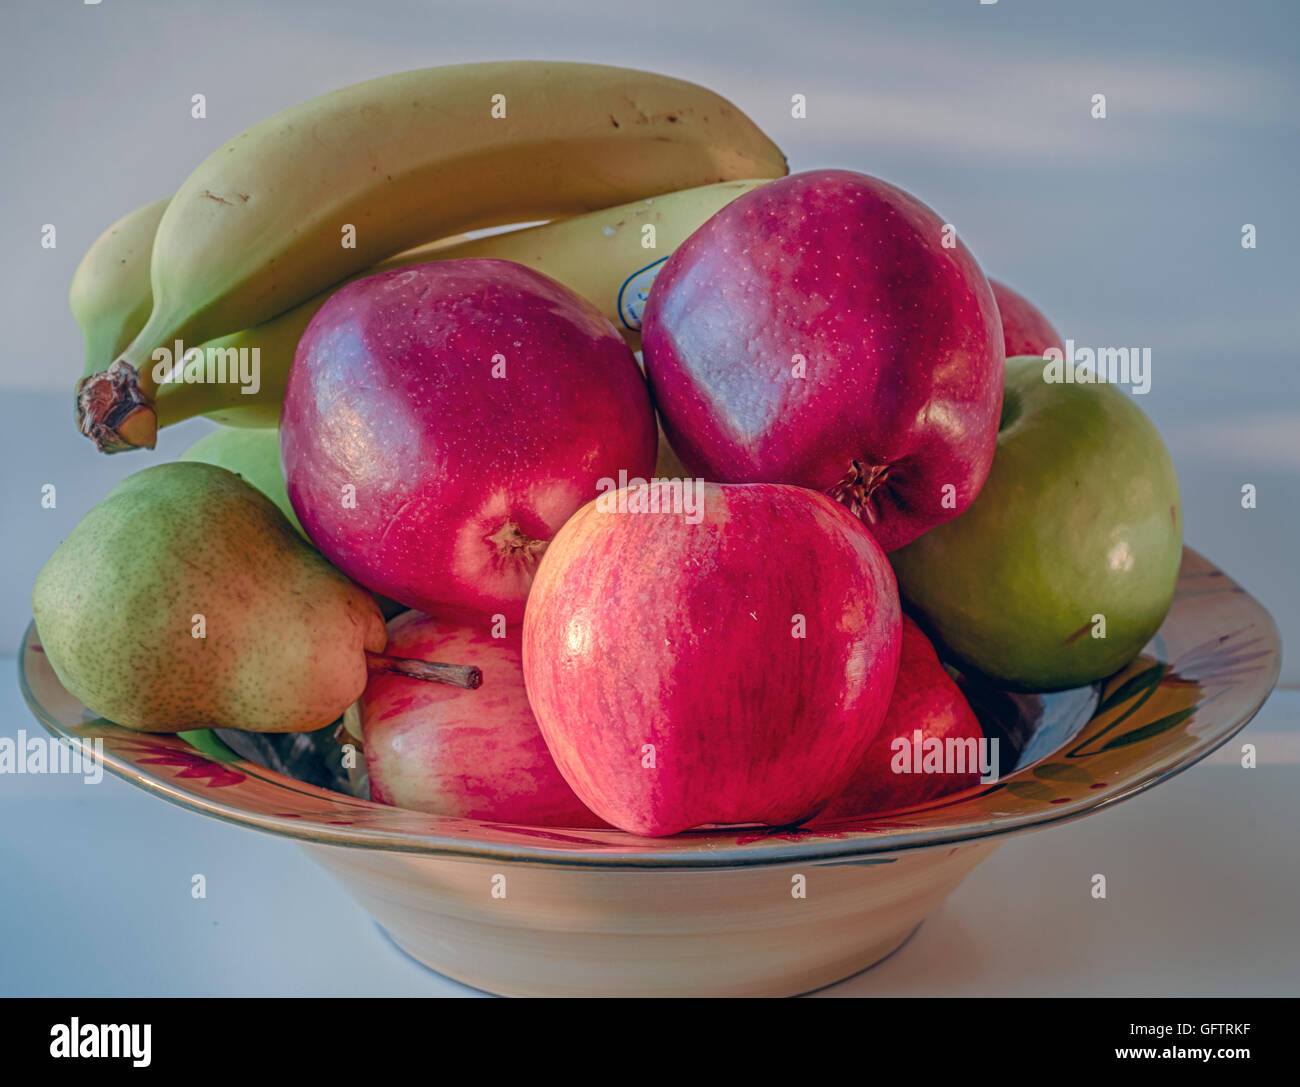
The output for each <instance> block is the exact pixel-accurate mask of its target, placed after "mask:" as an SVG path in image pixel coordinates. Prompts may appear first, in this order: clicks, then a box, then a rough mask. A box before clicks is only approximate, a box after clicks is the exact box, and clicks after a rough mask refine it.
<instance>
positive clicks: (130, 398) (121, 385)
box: [77, 359, 158, 453]
mask: <svg viewBox="0 0 1300 1087" xmlns="http://www.w3.org/2000/svg"><path fill="white" fill-rule="evenodd" d="M77 426H78V427H79V428H80V430H81V432H82V433H83V434H84V435H86V437H88V438H89V439H90V440H91V441H93V442H94V443H95V445H96V446H97V447H98V449H99V451H100V452H101V453H121V452H123V451H124V450H127V449H152V448H153V447H154V445H155V443H156V442H157V440H158V415H157V413H156V412H155V411H154V408H153V405H152V404H151V403H150V402H149V398H148V397H146V396H145V394H144V393H143V392H141V390H140V376H139V374H138V373H137V372H136V369H135V367H134V366H132V365H131V364H130V363H129V362H126V361H124V360H123V359H118V360H117V361H116V362H114V363H113V365H112V366H110V367H109V368H108V369H107V370H103V371H101V372H100V373H98V374H91V375H90V376H89V377H87V378H83V379H82V381H81V384H80V385H78V386H77Z"/></svg>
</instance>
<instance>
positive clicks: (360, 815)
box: [19, 550, 1281, 996]
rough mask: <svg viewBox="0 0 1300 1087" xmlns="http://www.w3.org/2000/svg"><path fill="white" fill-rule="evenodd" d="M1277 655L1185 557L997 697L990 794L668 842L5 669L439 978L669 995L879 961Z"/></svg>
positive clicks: (1222, 711) (29, 649)
mask: <svg viewBox="0 0 1300 1087" xmlns="http://www.w3.org/2000/svg"><path fill="white" fill-rule="evenodd" d="M1280 658H1281V652H1280V645H1279V640H1278V634H1277V630H1276V627H1275V626H1274V624H1273V621H1272V619H1271V618H1270V616H1269V614H1268V612H1267V611H1265V610H1264V608H1263V607H1261V606H1260V605H1259V604H1258V603H1257V602H1256V601H1255V600H1254V599H1252V598H1251V597H1250V596H1249V595H1248V594H1247V593H1246V592H1245V591H1244V590H1242V589H1241V588H1240V587H1239V586H1237V585H1236V584H1235V583H1234V582H1233V581H1232V580H1231V579H1230V578H1229V577H1228V576H1227V575H1225V574H1224V573H1223V572H1222V571H1221V570H1218V569H1216V568H1215V567H1214V566H1213V565H1212V564H1210V563H1209V562H1207V561H1206V560H1205V559H1203V558H1201V557H1200V556H1199V555H1197V554H1196V553H1195V552H1192V551H1190V550H1188V551H1185V552H1184V555H1183V563H1182V570H1181V573H1180V577H1179V582H1178V590H1177V595H1176V598H1175V600H1174V604H1173V608H1172V610H1171V611H1170V613H1169V616H1168V618H1167V619H1166V620H1165V622H1164V624H1163V625H1162V626H1161V628H1160V631H1159V632H1158V634H1157V635H1156V637H1155V638H1153V639H1152V640H1151V642H1150V644H1149V645H1148V646H1147V647H1146V649H1145V650H1144V652H1143V653H1142V655H1141V656H1140V657H1139V658H1138V659H1137V660H1135V661H1134V662H1133V663H1132V664H1131V665H1130V666H1129V667H1128V668H1126V669H1125V670H1124V671H1123V672H1121V673H1119V674H1118V675H1116V676H1114V677H1112V678H1111V679H1109V680H1107V681H1106V682H1104V683H1102V684H1099V685H1098V686H1097V687H1096V688H1095V689H1085V690H1084V691H1082V692H1068V693H1066V694H1065V695H1062V696H1059V697H1058V698H1055V699H1044V700H1037V699H1029V698H1023V697H1011V696H1004V698H1003V702H1004V704H1005V705H1004V709H1005V707H1011V710H1012V712H1010V714H1009V715H1008V716H1006V717H1005V718H1004V723H1008V727H1007V729H1006V734H1007V738H1008V739H1009V740H1010V741H1011V742H1012V745H1013V747H1014V749H1015V750H1016V751H1017V752H1018V755H1017V759H1016V761H1015V763H1014V765H1013V766H1012V767H1011V768H1010V770H1008V771H1007V772H1005V773H1004V774H1003V776H1002V777H1001V778H1000V779H999V780H998V781H997V782H995V783H992V784H989V785H980V786H977V787H975V788H972V789H969V790H967V791H965V792H962V793H957V794H953V795H951V796H948V797H946V798H943V799H942V800H940V801H938V802H934V803H931V804H929V805H926V806H923V807H920V808H914V809H909V810H906V811H898V812H892V813H889V814H887V815H881V816H877V817H874V818H869V819H862V820H857V821H852V822H844V823H839V824H834V825H831V826H826V827H818V828H817V829H816V830H797V831H790V830H785V831H775V830H771V829H768V828H757V827H754V828H731V829H728V830H708V831H694V832H690V833H686V834H682V835H678V836H676V837H673V838H670V839H658V840H654V839H643V838H638V837H634V836H631V835H628V834H624V833H622V832H619V831H614V830H609V831H592V830H565V829H554V828H538V827H525V826H508V825H502V824H495V823H486V822H474V821H470V820H463V819H450V818H442V817H437V816H430V815H425V814H421V813H419V812H412V811H406V810H403V809H398V808H392V807H387V806H385V805H382V804H376V803H372V802H370V801H368V800H364V799H360V798H358V797H357V796H354V795H349V794H348V793H347V792H345V791H339V790H336V789H330V788H325V787H322V786H320V785H313V784H310V783H308V782H307V781H304V780H300V779H299V778H297V777H291V776H288V775H287V774H285V773H280V772H277V771H275V770H272V769H269V768H268V767H267V766H264V765H260V764H259V763H258V762H257V761H254V760H252V759H250V758H245V757H242V756H239V755H237V754H235V753H234V751H232V750H230V749H228V748H227V747H226V746H225V745H223V744H221V743H205V744H204V745H203V748H204V749H203V750H198V749H196V748H195V747H194V746H192V744H191V743H190V742H188V741H187V740H186V739H185V738H183V737H178V736H164V735H150V734H142V733H138V732H131V731H128V730H127V729H124V728H120V727H118V726H116V725H113V724H111V723H109V722H107V721H104V720H103V719H101V718H95V717H94V715H93V714H91V713H89V712H88V711H87V710H85V708H84V707H83V706H82V705H81V704H80V703H79V702H78V701H77V700H76V699H75V698H73V697H72V696H71V695H69V694H68V693H67V692H66V691H65V690H64V689H63V688H62V686H61V685H60V684H59V681H58V679H57V678H56V677H55V675H54V672H53V670H52V669H51V668H50V666H49V664H48V662H47V660H46V659H45V656H44V654H43V653H42V651H41V647H40V644H39V640H38V639H37V636H36V632H35V629H34V628H29V629H28V632H27V636H26V640H25V642H24V645H23V651H22V654H21V658H20V662H19V664H20V672H21V681H22V686H23V692H24V694H25V696H26V698H27V701H28V703H29V705H30V706H31V708H32V711H33V712H34V713H35V714H36V716H37V718H38V719H39V720H41V721H42V722H43V723H44V724H45V726H46V727H47V728H48V729H49V730H50V731H51V732H53V733H54V734H56V735H57V736H61V737H65V738H67V739H68V740H70V741H72V742H80V741H82V740H85V739H88V738H93V737H102V738H103V741H104V760H105V763H106V765H107V766H108V768H109V769H110V770H111V771H112V772H113V773H115V774H117V775H119V776H120V777H122V778H124V779H125V780H127V781H129V782H132V783H133V784H135V785H137V786H139V787H140V788H142V789H145V790H147V791H149V792H152V793H155V794H156V795H158V796H160V797H162V798H163V799H166V800H170V801H172V802H173V803H176V804H179V805H181V806H182V807H185V808H188V809H190V810H192V811H197V812H201V813H203V814H206V815H210V816H212V817H214V818H217V819H223V820H226V821H227V822H231V823H236V824H239V825H240V826H244V827H249V828H251V829H254V830H260V831H264V832H267V833H270V834H276V835H281V836H283V837H286V838H291V839H293V840H295V841H297V842H298V843H299V844H300V845H301V846H302V848H303V849H305V850H306V851H307V852H308V854H309V855H310V856H311V857H313V858H314V859H315V860H317V861H318V862H319V863H320V864H322V865H323V866H324V867H325V868H327V869H328V870H329V871H331V872H332V873H333V874H334V875H335V876H336V877H337V878H338V879H339V880H340V881H341V882H342V884H343V885H344V887H346V888H347V890H348V892H349V893H350V894H351V895H352V896H353V897H354V898H356V900H357V901H358V902H359V903H360V904H361V905H362V906H363V907H364V908H365V909H366V910H368V911H369V912H370V913H371V914H372V915H373V917H374V918H375V919H376V920H377V921H378V922H379V924H380V925H381V926H383V928H384V929H385V930H387V932H388V933H389V934H390V935H391V937H392V938H393V940H394V941H395V942H396V943H397V944H398V946H400V947H401V948H403V949H405V950H406V951H407V952H408V953H409V954H411V955H412V956H414V957H415V958H416V959H418V960H419V961H420V962H422V963H425V964H427V965H428V966H430V967H432V968H433V969H435V970H437V971H439V972H441V973H443V974H445V975H447V976H449V977H452V978H455V979H456V980H458V981H462V982H465V983H467V984H469V985H473V986H476V987H478V988H480V989H485V990H488V991H490V992H494V993H503V994H516V995H595V996H613V995H652V996H668V995H682V994H687V995H782V994H793V993H800V992H805V991H807V990H811V989H815V988H818V987H820V986H824V985H828V984H830V983H832V982H834V981H837V980H839V979H841V978H844V977H847V976H848V975H850V974H853V973H855V972H857V971H859V970H862V969H864V968H865V967H868V966H870V965H872V964H873V963H875V962H877V961H879V960H880V959H882V958H884V957H885V956H886V955H888V954H889V953H890V952H892V951H893V950H894V949H895V948H897V947H898V946H899V945H900V944H901V943H903V941H905V940H906V939H907V937H908V936H909V935H910V934H911V933H912V931H913V930H914V929H915V928H916V927H917V926H918V925H919V924H920V923H921V921H922V920H923V919H924V918H925V917H926V915H927V914H929V913H930V912H931V911H932V910H933V909H934V908H935V907H936V906H937V905H938V904H939V903H940V902H941V901H942V900H943V899H944V897H945V896H947V895H948V894H949V893H950V892H951V891H952V890H953V889H954V888H955V887H956V886H957V885H958V884H959V883H960V882H961V881H962V879H963V878H964V877H965V876H966V875H967V873H969V872H970V871H971V869H972V868H974V867H975V865H977V864H978V863H979V862H980V861H981V860H983V859H984V858H985V857H987V856H988V855H989V854H990V853H991V852H992V851H993V850H994V849H995V848H996V847H997V845H998V843H999V842H1000V841H1001V840H1003V839H1004V838H1006V837H1008V836H1010V835H1012V834H1019V833H1024V832H1027V831H1031V830H1037V829H1040V828H1042V827H1047V826H1050V825H1052V824H1055V823H1064V822H1067V821H1069V820H1072V819H1078V818H1081V817H1083V816H1086V815H1089V814H1091V813H1092V812H1096V811H1099V810H1101V809H1102V808H1105V807H1109V806H1110V805H1112V804H1115V803H1117V802H1118V801H1121V800H1124V799H1126V798H1128V797H1130V796H1133V795H1135V794H1136V793H1139V792H1141V791H1142V790H1143V789H1146V788H1149V787H1150V786H1152V785H1156V784H1159V783H1160V782H1162V781H1164V780H1165V779H1167V778H1169V777H1172V776H1173V775H1174V774H1176V773H1178V772H1179V771H1180V770H1185V769H1186V768H1187V767H1189V766H1191V765H1193V764H1194V763H1196V762H1197V761H1199V760H1200V759H1202V758H1204V757H1205V756H1206V755H1208V754H1209V753H1210V752H1212V751H1213V750H1214V749H1215V748H1217V747H1219V746H1220V745H1221V744H1224V743H1226V742H1227V741H1228V740H1229V739H1230V738H1231V737H1232V736H1233V735H1235V734H1236V733H1237V732H1238V731H1239V730H1240V729H1242V728H1243V727H1244V726H1245V725H1246V723H1247V722H1248V721H1249V720H1250V719H1251V718H1252V717H1253V716H1254V714H1255V713H1256V711H1257V710H1258V709H1259V708H1260V706H1261V705H1262V704H1263V702H1264V700H1265V699H1266V698H1267V697H1268V694H1269V692H1270V691H1271V690H1272V688H1273V685H1274V683H1275V682H1276V681H1277V676H1278V669H1279V666H1280ZM986 694H987V692H986ZM985 701H987V699H986V700H985ZM994 701H996V699H994ZM1081 707H1082V710H1083V712H1080V708H1081ZM1004 765H1005V764H1004ZM1012 893H1013V891H1012V890H1011V889H1010V888H1008V897H1010V896H1011V895H1012Z"/></svg>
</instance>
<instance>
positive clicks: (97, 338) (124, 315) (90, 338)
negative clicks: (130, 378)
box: [68, 198, 171, 377]
mask: <svg viewBox="0 0 1300 1087" xmlns="http://www.w3.org/2000/svg"><path fill="white" fill-rule="evenodd" d="M170 202H171V200H170V198H164V199H162V200H155V201H154V202H153V203H152V204H145V205H144V207H140V208H136V209H135V211H133V212H131V213H130V214H128V215H123V216H122V218H120V219H119V220H118V221H117V222H116V223H114V224H113V225H112V226H110V227H109V228H108V229H107V230H106V231H104V233H103V234H101V235H100V236H99V238H98V239H97V240H96V241H95V244H94V245H92V246H91V247H90V248H89V249H88V250H87V251H86V255H85V256H84V257H82V258H81V263H80V264H79V265H77V270H76V272H74V273H73V276H72V288H71V289H70V290H69V291H68V305H69V306H71V307H72V316H73V317H75V318H76V320H77V327H78V328H80V329H81V338H82V339H83V340H85V342H86V369H85V376H87V377H88V376H90V375H91V374H93V373H95V371H97V370H101V369H103V367H104V362H105V360H108V361H112V360H113V359H115V358H117V356H118V355H119V354H121V353H122V351H123V350H125V349H126V347H127V345H128V344H129V343H130V342H131V341H132V340H134V339H135V337H136V334H137V333H138V332H139V331H140V329H142V328H144V323H145V322H146V321H147V320H148V319H149V314H150V312H151V311H152V310H153V291H152V290H151V289H150V287H149V258H150V256H151V255H152V253H153V238H154V234H155V233H156V232H157V230H158V222H159V220H161V219H162V216H163V212H164V211H166V210H167V205H168V204H169V203H170Z"/></svg>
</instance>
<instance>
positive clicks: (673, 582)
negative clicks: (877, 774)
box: [523, 481, 900, 836]
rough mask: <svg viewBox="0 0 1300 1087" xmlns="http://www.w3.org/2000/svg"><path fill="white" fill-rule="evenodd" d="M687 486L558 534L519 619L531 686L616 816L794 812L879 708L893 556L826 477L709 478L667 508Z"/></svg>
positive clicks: (582, 516) (892, 601) (629, 496)
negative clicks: (823, 488)
mask: <svg viewBox="0 0 1300 1087" xmlns="http://www.w3.org/2000/svg"><path fill="white" fill-rule="evenodd" d="M674 493H676V494H677V495H679V496H680V495H681V494H682V493H683V490H682V484H681V482H680V481H677V482H676V490H675V492H674V486H673V484H672V483H669V482H664V481H659V482H656V483H653V484H650V485H649V486H645V487H639V488H638V487H629V488H627V489H626V490H623V491H620V492H617V494H615V495H613V496H606V497H604V498H601V499H598V500H597V501H595V502H593V503H590V504H588V505H586V506H584V507H583V508H582V509H581V510H579V511H578V513H576V514H575V515H574V516H573V518H572V520H570V521H569V523H568V524H566V525H565V526H564V528H562V529H561V530H560V532H559V534H558V535H557V536H556V537H555V539H554V540H553V541H552V543H551V546H550V548H548V550H547V553H546V556H545V557H544V558H543V559H542V564H541V569H540V570H539V571H538V574H537V580H536V582H535V583H534V585H533V592H532V595H531V596H530V597H529V600H528V611H527V614H526V615H525V617H524V636H523V651H524V678H525V681H526V683H527V686H528V698H529V701H530V702H531V703H532V707H533V711H534V713H536V715H537V721H538V724H539V725H541V729H542V734H543V735H544V736H545V737H546V742H547V745H548V746H549V747H550V749H551V754H552V755H554V756H555V761H556V764H557V765H558V766H559V768H560V772H561V773H562V774H563V775H564V777H565V780H567V781H568V782H569V784H570V785H572V786H573V790H574V792H576V793H577V794H578V796H579V797H580V798H581V799H582V800H583V802H584V803H586V805H587V807H589V808H590V809H591V810H592V811H594V812H595V813H596V814H597V815H599V816H601V817H602V818H603V819H605V820H607V821H608V822H610V823H612V824H614V826H616V827H619V828H621V829H623V830H626V831H630V832H632V833H634V834H646V835H656V836H658V835H667V834H675V833H677V832H678V831H682V830H686V829H688V828H690V827H696V826H701V825H704V824H709V823H723V824H728V823H765V824H769V825H772V826H787V825H793V824H797V823H799V822H801V821H803V820H806V819H808V818H811V817H812V816H813V815H815V814H816V813H817V812H818V811H819V810H820V809H821V808H822V807H823V806H824V805H825V804H826V802H827V801H829V800H830V799H831V797H833V796H834V795H835V794H836V793H838V792H839V791H840V790H841V789H842V788H843V787H844V785H845V783H846V782H847V781H848V779H849V777H850V775H851V774H852V773H853V771H854V769H855V768H856V767H857V765H858V764H859V762H860V761H861V759H862V756H863V754H864V753H865V752H866V750H867V745H868V744H869V743H870V742H871V739H872V737H873V736H874V735H875V733H876V729H877V728H878V727H879V726H880V722H881V720H882V719H883V717H884V713H885V707H886V705H887V704H888V702H889V696H890V693H891V692H892V690H893V687H894V678H895V675H896V673H897V671H898V652H899V647H898V642H899V614H900V613H899V605H898V596H897V589H896V586H895V583H894V577H893V573H892V571H891V570H890V567H889V563H888V561H887V560H886V559H885V556H884V553H883V552H882V551H881V550H880V547H879V545H878V544H877V543H876V542H875V540H874V539H873V538H872V536H871V534H870V533H869V532H867V530H866V529H865V528H864V527H863V526H862V524H861V522H859V521H858V520H857V519H856V518H854V517H852V516H851V515H850V514H849V513H847V512H846V511H845V510H844V508H843V507H842V506H839V505H837V504H836V503H835V502H832V501H831V500H830V499H829V498H827V497H825V496H824V495H819V494H817V493H815V492H813V491H807V490H804V489H802V488H798V487H788V486H780V485H754V486H735V485H720V484H715V483H698V490H697V491H696V492H695V493H696V494H697V495H698V496H699V497H700V498H701V499H702V502H701V504H700V506H696V507H695V510H696V512H695V513H690V512H689V511H688V512H686V513H683V512H663V510H665V509H668V510H672V509H682V508H684V504H678V503H675V502H674V501H673V500H672V496H673V494H674ZM624 499H625V500H626V506H625V507H622V508H624V509H625V510H626V512H619V508H620V507H619V505H618V503H620V502H621V501H622V500H624ZM701 507H702V508H701ZM655 509H657V510H660V512H644V511H645V510H655Z"/></svg>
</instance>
